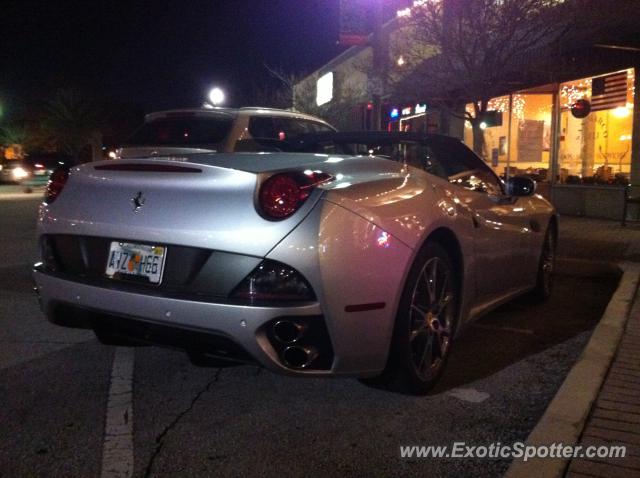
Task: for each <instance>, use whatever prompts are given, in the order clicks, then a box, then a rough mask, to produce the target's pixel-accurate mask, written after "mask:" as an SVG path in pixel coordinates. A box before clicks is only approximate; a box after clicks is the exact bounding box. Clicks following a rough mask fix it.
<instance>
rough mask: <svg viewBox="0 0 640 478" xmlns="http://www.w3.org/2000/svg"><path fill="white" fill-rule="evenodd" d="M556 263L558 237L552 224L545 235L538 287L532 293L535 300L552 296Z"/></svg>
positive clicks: (539, 266)
mask: <svg viewBox="0 0 640 478" xmlns="http://www.w3.org/2000/svg"><path fill="white" fill-rule="evenodd" d="M555 263H556V235H555V232H554V229H553V225H552V224H550V225H549V227H548V228H547V232H546V234H545V238H544V243H543V244H542V251H541V252H540V261H539V263H538V277H537V281H536V287H535V288H534V289H533V291H532V295H533V297H534V298H535V299H537V300H540V301H543V300H547V299H548V298H549V296H551V290H552V288H553V274H554V272H555Z"/></svg>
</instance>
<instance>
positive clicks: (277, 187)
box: [259, 173, 309, 220]
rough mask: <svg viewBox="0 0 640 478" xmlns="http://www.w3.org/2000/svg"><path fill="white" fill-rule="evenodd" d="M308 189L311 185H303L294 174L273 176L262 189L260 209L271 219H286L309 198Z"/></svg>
mask: <svg viewBox="0 0 640 478" xmlns="http://www.w3.org/2000/svg"><path fill="white" fill-rule="evenodd" d="M308 189H309V185H307V184H303V183H301V181H299V180H298V179H297V178H296V176H295V175H293V174H289V173H282V174H276V175H275V176H271V177H270V178H269V179H267V180H266V181H265V182H264V183H263V184H262V187H261V188H260V193H259V200H260V209H261V210H262V213H263V214H264V215H265V216H266V217H267V218H269V219H275V220H278V219H285V218H287V217H289V216H291V215H292V214H293V213H294V212H296V211H297V210H298V208H299V207H300V206H301V205H302V203H303V202H304V201H305V199H307V198H308V197H309V190H308Z"/></svg>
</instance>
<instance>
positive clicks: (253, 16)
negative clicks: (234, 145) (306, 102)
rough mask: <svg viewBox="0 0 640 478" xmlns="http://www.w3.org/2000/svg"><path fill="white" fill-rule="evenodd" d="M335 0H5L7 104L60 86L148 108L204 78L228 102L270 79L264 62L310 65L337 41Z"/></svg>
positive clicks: (183, 101)
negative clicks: (220, 89) (223, 93)
mask: <svg viewBox="0 0 640 478" xmlns="http://www.w3.org/2000/svg"><path fill="white" fill-rule="evenodd" d="M338 5H339V1H338V0H262V1H259V0H217V1H216V0H208V1H203V0H189V1H175V0H174V1H161V0H157V1H153V2H118V1H99V0H96V1H93V0H89V1H46V0H39V1H34V0H18V1H14V0H10V1H9V2H8V3H7V2H3V7H2V11H1V13H0V68H1V73H0V104H1V105H2V107H3V109H4V110H5V113H9V112H10V110H11V109H12V108H14V109H17V108H18V107H19V106H20V105H21V104H25V103H28V102H32V101H38V100H41V99H45V98H46V97H47V96H48V95H51V93H52V92H53V91H55V90H56V89H58V88H61V87H70V86H71V87H76V88H81V89H84V90H85V91H92V92H94V93H95V94H96V96H102V97H108V98H112V99H114V100H117V101H121V102H134V103H138V104H140V105H141V106H142V107H143V108H144V109H145V110H147V111H150V110H155V109H162V108H170V107H180V106H196V105H200V104H202V101H203V100H204V97H205V93H206V91H207V90H208V88H209V87H210V86H212V85H219V86H221V87H223V88H224V89H225V90H227V91H228V95H229V104H230V105H231V106H242V105H247V104H250V103H252V102H253V101H254V99H253V96H252V95H253V90H254V88H253V85H254V84H257V85H261V84H265V82H273V79H272V78H270V76H269V73H268V72H267V71H266V69H265V68H264V67H263V63H267V64H269V65H271V66H274V67H278V68H282V69H284V70H288V71H291V72H302V73H308V72H311V71H313V70H314V69H316V68H318V67H319V66H321V65H322V64H323V63H325V62H326V61H328V60H329V59H331V58H332V57H333V56H335V55H336V54H337V53H339V52H340V51H342V50H343V49H344V48H342V47H339V46H338V45H337V44H336V42H337V39H338V29H339V8H338Z"/></svg>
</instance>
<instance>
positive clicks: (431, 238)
mask: <svg viewBox="0 0 640 478" xmlns="http://www.w3.org/2000/svg"><path fill="white" fill-rule="evenodd" d="M429 242H437V243H438V244H440V245H441V246H442V247H443V248H444V249H445V250H446V251H447V253H448V254H449V257H450V258H451V261H452V262H453V266H454V268H455V272H456V280H457V281H458V287H459V288H460V290H463V282H464V259H463V254H462V247H461V246H460V241H459V240H458V237H457V236H456V235H455V233H454V232H453V231H452V230H451V229H449V228H447V227H439V228H437V229H435V230H433V231H431V233H429V235H428V236H427V237H426V238H425V239H424V241H423V242H422V246H421V248H420V249H422V248H424V247H425V246H426V245H427V244H428V243H429Z"/></svg>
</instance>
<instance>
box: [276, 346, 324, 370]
mask: <svg viewBox="0 0 640 478" xmlns="http://www.w3.org/2000/svg"><path fill="white" fill-rule="evenodd" d="M317 356H318V351H317V350H316V348H315V347H300V346H298V345H292V346H291V347H287V348H286V349H284V352H282V361H283V362H284V364H285V365H286V366H287V367H291V368H305V367H307V366H308V365H309V364H310V363H311V362H313V361H314V360H315V359H316V357H317Z"/></svg>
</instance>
